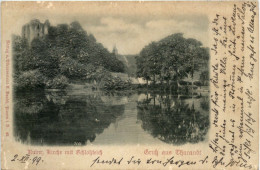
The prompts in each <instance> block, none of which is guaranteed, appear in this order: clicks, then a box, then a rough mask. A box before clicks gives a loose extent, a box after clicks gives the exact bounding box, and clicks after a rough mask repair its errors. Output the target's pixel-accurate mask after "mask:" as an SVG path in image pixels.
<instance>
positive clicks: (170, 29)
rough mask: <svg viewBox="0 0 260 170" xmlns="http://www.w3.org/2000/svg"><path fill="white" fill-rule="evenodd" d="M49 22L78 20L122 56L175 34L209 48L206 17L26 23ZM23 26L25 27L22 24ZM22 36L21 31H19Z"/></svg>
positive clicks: (107, 17)
mask: <svg viewBox="0 0 260 170" xmlns="http://www.w3.org/2000/svg"><path fill="white" fill-rule="evenodd" d="M31 19H39V20H40V21H41V22H44V21H45V20H46V19H48V20H49V21H50V23H51V25H54V26H55V25H57V24H63V23H67V24H69V23H71V22H73V21H78V22H79V23H80V24H81V26H82V27H83V28H84V29H85V30H86V31H87V33H91V34H93V35H94V36H95V38H96V40H97V41H98V42H99V43H102V44H103V46H104V47H105V48H107V49H108V50H109V51H112V49H113V47H114V46H116V47H117V49H118V52H119V54H123V55H127V54H138V53H139V52H140V51H141V50H142V48H143V47H145V46H146V45H148V44H149V43H150V42H152V41H158V40H161V39H162V38H164V37H167V36H168V35H171V34H174V33H183V34H184V37H186V38H195V39H197V40H199V41H201V42H202V44H203V46H205V47H208V46H209V40H208V27H209V21H208V18H207V17H206V16H205V15H166V16H163V15H159V14H158V15H157V14H154V15H150V16H147V15H146V16H142V15H131V14H129V15H124V16H123V15H122V16H121V15H109V14H107V15H106V14H102V15H75V16H73V15H70V16H66V15H57V16H54V15H52V16H48V14H44V15H41V14H40V13H38V14H36V15H33V16H29V17H24V19H23V23H22V24H26V23H24V21H27V22H29V21H30V20H31ZM21 27H22V25H21ZM19 34H21V31H20V32H19Z"/></svg>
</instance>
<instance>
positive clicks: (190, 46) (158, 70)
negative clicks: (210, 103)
mask: <svg viewBox="0 0 260 170" xmlns="http://www.w3.org/2000/svg"><path fill="white" fill-rule="evenodd" d="M208 61H209V50H208V48H205V47H203V46H202V43H201V42H200V41H197V40H195V39H192V38H188V39H186V38H184V37H183V35H182V34H181V33H178V34H173V35H170V36H168V37H166V38H164V39H162V40H160V41H158V42H152V43H150V44H149V45H148V46H146V47H145V48H143V49H142V51H141V52H140V55H139V56H137V57H136V64H137V72H136V73H137V77H140V78H143V79H145V80H147V83H148V81H153V83H154V84H156V83H157V82H160V83H163V82H166V83H167V84H168V85H169V83H171V82H175V83H176V85H177V86H178V85H179V82H180V80H182V79H183V78H185V77H188V75H190V77H191V78H192V79H193V75H194V72H195V71H199V70H200V71H201V70H203V69H205V70H208ZM203 74H204V75H202V76H201V79H202V80H203V81H206V79H207V78H208V77H207V73H205V72H204V73H203Z"/></svg>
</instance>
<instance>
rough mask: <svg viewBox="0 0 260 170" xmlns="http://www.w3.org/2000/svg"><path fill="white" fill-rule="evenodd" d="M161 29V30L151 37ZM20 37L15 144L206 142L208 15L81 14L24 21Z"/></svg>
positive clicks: (16, 42)
mask: <svg viewBox="0 0 260 170" xmlns="http://www.w3.org/2000/svg"><path fill="white" fill-rule="evenodd" d="M64 17H66V16H64ZM52 20H54V21H55V23H58V24H53V23H52ZM68 22H69V21H68ZM160 30H165V31H163V32H162V33H160V34H159V35H158V34H156V36H155V35H153V34H154V33H155V32H157V31H160ZM190 30H192V31H190ZM20 31H21V33H20V35H19V34H18V35H13V37H12V50H13V68H14V69H13V80H14V85H13V91H14V136H15V139H16V140H17V141H19V142H22V143H25V144H29V145H74V144H79V145H81V144H82V145H87V144H90V143H91V144H120V145H124V144H159V143H167V144H172V145H182V144H185V143H198V142H202V141H205V140H207V133H208V129H209V126H210V125H209V108H210V106H209V96H208V95H209V60H210V55H209V48H208V47H207V45H208V44H207V33H208V32H207V31H208V19H207V17H206V16H185V15H183V16H176V17H171V18H164V17H158V18H153V17H143V18H142V17H138V18H137V17H120V16H113V17H110V16H100V17H98V18H91V17H87V16H86V17H82V18H81V20H80V21H77V20H75V21H72V22H71V23H69V24H67V23H62V22H59V20H58V19H52V18H46V20H39V19H32V20H28V22H27V23H24V25H23V26H22V27H21V28H20ZM194 37H196V38H194ZM135 43H137V44H138V45H135V46H133V45H132V44H135Z"/></svg>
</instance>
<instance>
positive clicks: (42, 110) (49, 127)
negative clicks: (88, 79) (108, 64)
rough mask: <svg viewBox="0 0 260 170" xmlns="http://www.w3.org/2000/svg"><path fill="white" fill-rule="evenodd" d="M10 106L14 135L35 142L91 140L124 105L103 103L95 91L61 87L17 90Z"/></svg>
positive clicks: (70, 143)
mask: <svg viewBox="0 0 260 170" xmlns="http://www.w3.org/2000/svg"><path fill="white" fill-rule="evenodd" d="M14 108H15V109H14V122H15V130H14V132H15V136H16V139H17V140H20V141H22V142H23V143H29V144H37V145H39V144H51V145H73V143H74V142H81V143H82V144H86V143H87V141H89V142H93V141H94V140H95V138H96V135H97V134H100V133H102V132H103V130H104V129H105V128H107V127H108V126H109V125H110V124H111V123H112V122H114V121H115V120H116V118H117V117H118V116H120V115H122V114H123V112H124V105H122V104H121V105H113V104H107V102H104V100H101V96H100V95H99V94H90V95H68V94H67V93H66V92H64V91H57V92H34V93H17V94H16V96H15V106H14Z"/></svg>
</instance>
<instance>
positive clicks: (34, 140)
mask: <svg viewBox="0 0 260 170" xmlns="http://www.w3.org/2000/svg"><path fill="white" fill-rule="evenodd" d="M208 129H209V98H208V92H206V93H199V94H196V95H186V96H183V95H168V94H159V93H148V92H147V93H140V92H139V93H138V92H131V93H127V94H126V93H104V92H100V91H90V90H84V89H78V90H75V89H74V90H66V91H59V90H52V91H48V90H45V91H38V92H19V93H18V92H17V93H16V95H15V99H14V134H15V138H16V140H17V141H20V142H22V143H24V144H30V145H74V143H75V142H77V143H79V142H80V143H81V144H82V145H89V144H93V145H115V144H116V145H124V144H146V145H150V144H165V143H168V144H172V145H181V144H186V143H198V142H202V141H205V140H207V133H208Z"/></svg>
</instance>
